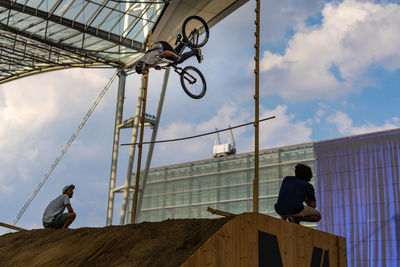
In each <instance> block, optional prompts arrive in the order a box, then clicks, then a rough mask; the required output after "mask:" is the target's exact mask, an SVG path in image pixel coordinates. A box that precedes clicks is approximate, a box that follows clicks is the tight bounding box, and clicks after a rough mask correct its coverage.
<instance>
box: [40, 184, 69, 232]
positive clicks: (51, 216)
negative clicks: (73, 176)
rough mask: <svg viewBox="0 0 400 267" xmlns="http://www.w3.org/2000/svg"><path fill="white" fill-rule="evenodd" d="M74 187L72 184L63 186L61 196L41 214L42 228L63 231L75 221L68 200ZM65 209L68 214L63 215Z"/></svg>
mask: <svg viewBox="0 0 400 267" xmlns="http://www.w3.org/2000/svg"><path fill="white" fill-rule="evenodd" d="M74 189H75V186H74V185H73V184H71V185H66V186H64V188H63V190H62V195H59V196H58V197H57V198H56V199H54V200H53V201H51V202H50V204H49V205H48V206H47V208H46V210H45V211H44V213H43V219H42V221H43V226H44V228H54V229H60V228H61V229H64V228H68V226H69V225H70V224H71V223H72V222H73V221H74V220H75V218H76V214H75V212H74V210H73V209H72V206H71V203H70V198H72V196H73V194H74ZM65 208H67V210H68V213H63V212H64V210H65Z"/></svg>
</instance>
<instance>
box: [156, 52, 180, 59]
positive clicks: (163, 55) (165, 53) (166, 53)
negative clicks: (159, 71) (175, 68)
mask: <svg viewBox="0 0 400 267" xmlns="http://www.w3.org/2000/svg"><path fill="white" fill-rule="evenodd" d="M159 56H160V57H162V58H165V57H172V58H174V59H175V60H176V61H178V60H179V59H180V58H181V57H180V56H178V55H177V54H175V53H174V52H172V51H169V50H165V51H163V52H161V53H160V54H159Z"/></svg>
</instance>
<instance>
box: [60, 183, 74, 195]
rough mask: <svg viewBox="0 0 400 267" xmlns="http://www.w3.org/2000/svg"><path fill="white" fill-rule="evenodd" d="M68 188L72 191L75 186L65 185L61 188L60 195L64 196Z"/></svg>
mask: <svg viewBox="0 0 400 267" xmlns="http://www.w3.org/2000/svg"><path fill="white" fill-rule="evenodd" d="M70 187H71V188H72V189H75V185H73V184H70V185H66V186H64V188H63V190H62V193H63V194H64V193H65V191H67V189H68V188H70Z"/></svg>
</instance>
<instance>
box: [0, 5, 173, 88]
mask: <svg viewBox="0 0 400 267" xmlns="http://www.w3.org/2000/svg"><path fill="white" fill-rule="evenodd" d="M168 3H169V1H166V0H147V1H115V0H114V1H113V0H16V1H11V0H0V83H4V82H7V81H10V80H13V79H16V78H19V77H23V76H27V75H32V74H35V73H39V72H44V71H49V70H54V69H61V68H70V67H93V66H99V65H103V66H104V65H106V66H111V67H117V68H126V67H127V66H129V65H130V64H132V63H133V62H135V61H136V60H137V59H138V58H140V57H141V56H142V54H143V47H144V44H143V43H144V42H145V37H146V36H147V34H148V31H150V30H151V29H152V28H153V27H154V26H155V25H156V23H157V21H158V20H159V18H160V16H161V15H162V12H163V11H164V9H165V8H166V6H167V4H168Z"/></svg>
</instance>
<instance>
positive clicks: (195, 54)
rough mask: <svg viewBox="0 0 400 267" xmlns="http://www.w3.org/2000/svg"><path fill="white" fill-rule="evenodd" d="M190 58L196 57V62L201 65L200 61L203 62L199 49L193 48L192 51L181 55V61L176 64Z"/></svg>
mask: <svg viewBox="0 0 400 267" xmlns="http://www.w3.org/2000/svg"><path fill="white" fill-rule="evenodd" d="M192 56H196V58H197V61H198V62H199V63H201V61H203V55H202V54H201V50H200V48H195V49H194V50H193V51H189V52H186V53H183V55H181V59H180V60H179V61H178V62H177V63H178V64H180V63H183V62H184V61H185V60H186V59H188V58H190V57H192Z"/></svg>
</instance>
